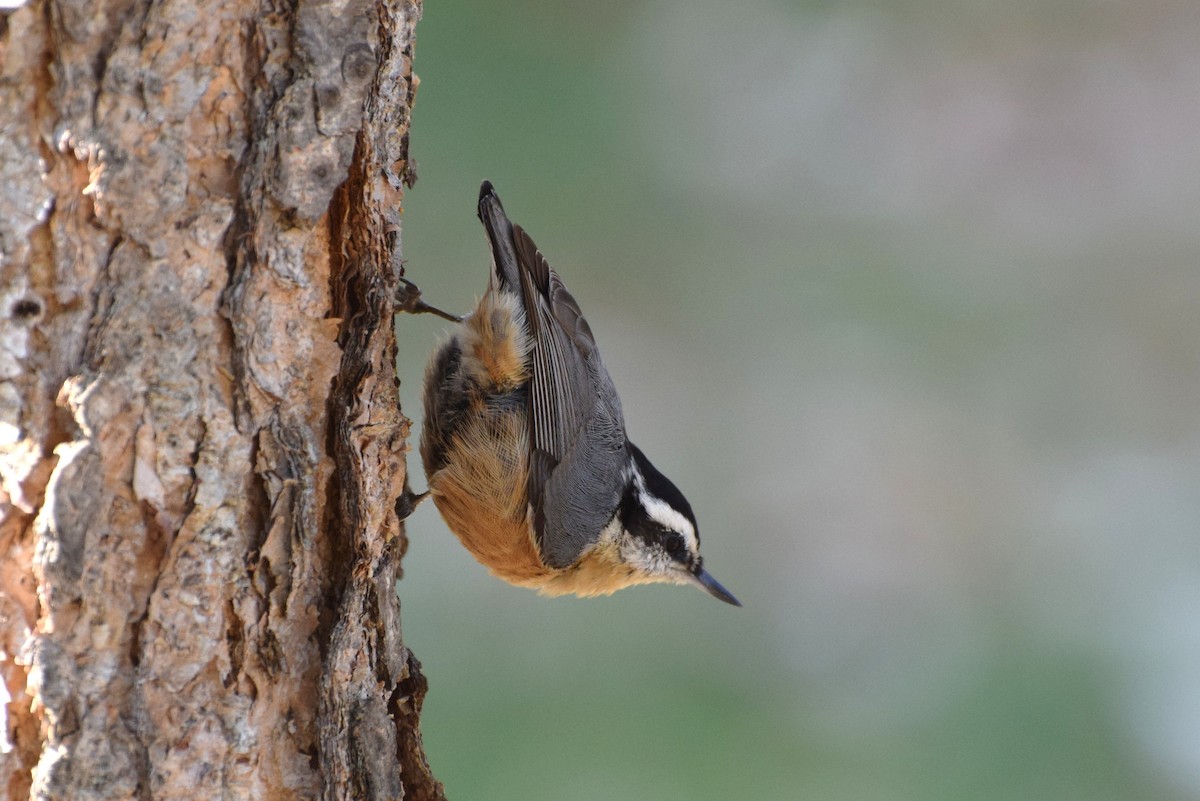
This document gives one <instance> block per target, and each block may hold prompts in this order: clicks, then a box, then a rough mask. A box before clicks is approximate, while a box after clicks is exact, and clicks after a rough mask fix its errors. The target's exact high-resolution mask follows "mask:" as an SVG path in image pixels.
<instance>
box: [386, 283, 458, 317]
mask: <svg viewBox="0 0 1200 801" xmlns="http://www.w3.org/2000/svg"><path fill="white" fill-rule="evenodd" d="M400 312H406V313H408V314H436V315H437V316H438V317H441V318H442V319H443V320H450V321H451V322H454V323H461V322H462V318H461V317H458V316H456V315H453V314H450V313H449V312H444V311H442V310H441V309H438V308H436V307H434V306H430V305H429V304H428V303H426V302H425V301H424V300H422V299H421V290H420V288H419V287H418V286H417V285H416V284H414V283H413V282H412V281H409V280H408V279H407V278H401V279H400V283H399V285H397V287H396V313H397V314H399V313H400Z"/></svg>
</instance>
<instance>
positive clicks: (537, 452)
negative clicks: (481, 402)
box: [513, 224, 627, 568]
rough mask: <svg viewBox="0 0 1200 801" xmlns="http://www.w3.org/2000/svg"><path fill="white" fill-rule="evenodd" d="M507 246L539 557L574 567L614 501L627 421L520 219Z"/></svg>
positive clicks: (589, 341)
mask: <svg viewBox="0 0 1200 801" xmlns="http://www.w3.org/2000/svg"><path fill="white" fill-rule="evenodd" d="M513 244H514V246H515V251H516V256H517V263H518V264H519V265H520V283H521V287H520V289H521V299H522V301H523V305H524V307H525V313H526V319H527V321H528V324H529V330H530V333H531V334H532V337H533V353H532V357H531V362H532V371H531V372H532V374H533V376H532V379H531V380H530V384H529V406H530V460H529V462H530V470H529V485H528V491H529V501H530V503H531V505H532V506H533V509H534V531H535V532H536V534H537V536H538V539H539V543H540V544H541V551H542V556H543V558H544V559H545V560H546V563H547V564H548V565H550V566H551V567H557V568H562V567H566V566H568V565H570V564H572V563H573V562H574V561H575V560H576V559H577V558H578V557H579V555H580V553H581V552H582V551H583V550H584V549H585V548H586V547H587V546H588V545H590V544H591V543H593V542H595V541H596V539H597V538H598V537H599V536H600V530H601V529H602V528H604V526H605V525H606V524H607V523H608V521H609V520H611V519H612V515H613V512H614V511H615V510H616V508H617V505H618V504H619V503H620V500H621V494H622V491H623V489H624V484H625V479H624V476H623V475H622V471H623V469H624V467H625V463H626V459H627V457H626V453H625V421H624V419H623V416H622V413H621V401H620V399H619V398H618V397H617V393H616V390H615V388H614V387H613V385H612V379H611V378H610V377H609V375H608V371H607V370H606V369H605V368H604V364H603V363H602V362H601V360H600V351H599V350H598V349H597V347H596V340H595V338H594V337H593V336H592V330H591V328H590V327H589V326H588V324H587V320H585V319H584V317H583V314H582V313H581V312H580V310H579V304H578V303H576V302H575V298H573V297H571V293H570V292H568V291H567V288H566V287H565V286H563V283H562V281H561V280H560V279H559V277H558V274H557V273H555V272H554V270H552V269H550V265H549V264H548V263H547V262H546V259H545V257H543V256H542V254H541V253H540V252H539V251H538V249H537V246H536V245H534V243H533V240H532V239H530V238H529V235H528V234H526V233H525V231H524V230H523V229H522V228H521V227H520V226H519V225H515V224H514V225H513Z"/></svg>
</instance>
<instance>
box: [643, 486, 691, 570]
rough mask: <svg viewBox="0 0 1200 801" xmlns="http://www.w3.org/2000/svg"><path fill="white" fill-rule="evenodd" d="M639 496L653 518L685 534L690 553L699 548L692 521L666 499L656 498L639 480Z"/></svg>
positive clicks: (672, 529)
mask: <svg viewBox="0 0 1200 801" xmlns="http://www.w3.org/2000/svg"><path fill="white" fill-rule="evenodd" d="M638 498H639V500H641V502H642V505H643V506H644V507H646V513H647V514H648V515H650V518H651V519H652V520H654V521H655V522H656V523H659V524H660V525H663V526H665V527H666V528H669V529H670V530H671V531H678V532H679V533H680V534H682V535H683V538H684V540H686V541H687V549H688V552H689V553H695V552H696V551H697V550H698V549H699V547H700V542H699V540H697V539H696V529H695V527H694V526H692V521H691V520H688V519H687V518H686V517H684V516H683V514H681V513H680V512H679V511H678V510H677V509H674V508H672V507H671V505H670V504H669V503H667V502H666V501H664V500H662V499H661V498H655V497H654V496H653V495H651V494H650V493H648V492H646V488H645V485H643V484H642V483H641V482H640V481H639V482H638Z"/></svg>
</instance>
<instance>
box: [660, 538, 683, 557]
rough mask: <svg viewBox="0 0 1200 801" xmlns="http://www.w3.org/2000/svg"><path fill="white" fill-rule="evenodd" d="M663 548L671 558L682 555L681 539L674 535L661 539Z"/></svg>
mask: <svg viewBox="0 0 1200 801" xmlns="http://www.w3.org/2000/svg"><path fill="white" fill-rule="evenodd" d="M663 547H665V548H666V549H667V553H669V554H671V556H680V555H682V554H683V537H681V536H679V535H678V534H675V533H671V534H668V535H667V536H666V537H665V538H664V539H663Z"/></svg>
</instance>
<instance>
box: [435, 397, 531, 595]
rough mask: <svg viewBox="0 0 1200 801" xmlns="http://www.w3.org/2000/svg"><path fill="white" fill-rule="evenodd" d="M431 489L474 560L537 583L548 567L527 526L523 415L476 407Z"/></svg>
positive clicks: (500, 573) (519, 581)
mask: <svg viewBox="0 0 1200 801" xmlns="http://www.w3.org/2000/svg"><path fill="white" fill-rule="evenodd" d="M471 411H472V414H470V416H469V419H468V420H466V421H465V422H464V424H463V425H462V427H461V428H460V430H459V432H458V433H457V434H456V435H455V436H454V437H453V439H452V442H451V445H450V450H449V452H448V453H447V461H446V466H445V467H444V468H442V469H441V470H439V471H437V472H436V473H435V474H433V475H432V476H430V477H429V489H430V491H431V492H432V495H433V500H434V503H436V504H437V508H438V511H439V512H441V513H442V517H443V518H445V520H446V525H448V526H449V527H450V530H451V531H453V532H454V533H455V535H456V536H457V537H458V539H459V540H460V541H461V542H462V544H463V545H464V546H465V547H466V549H467V550H468V551H470V552H471V553H472V554H473V555H474V556H475V558H476V559H478V560H479V561H480V562H481V563H482V564H483V565H484V566H486V567H487V568H488V569H489V570H491V571H492V573H494V574H495V575H497V576H498V577H500V578H502V579H504V580H505V581H508V582H511V583H513V584H523V585H533V584H536V583H537V581H538V579H542V578H544V577H545V575H546V573H547V572H548V570H549V569H548V568H547V567H546V566H545V565H543V564H542V560H541V558H540V557H539V556H538V552H537V546H536V544H535V543H534V541H533V532H532V529H531V527H530V524H529V519H528V511H527V502H526V498H525V478H526V476H527V475H528V473H529V468H528V462H527V457H526V450H527V448H528V445H527V444H526V443H527V442H528V441H529V439H528V438H529V434H528V433H527V431H526V426H525V421H524V419H522V417H521V416H520V415H516V414H511V413H494V412H489V410H487V408H486V406H485V405H484V404H479V406H478V407H477V408H473V409H472V410H471Z"/></svg>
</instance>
